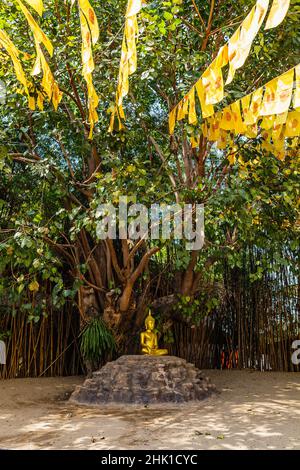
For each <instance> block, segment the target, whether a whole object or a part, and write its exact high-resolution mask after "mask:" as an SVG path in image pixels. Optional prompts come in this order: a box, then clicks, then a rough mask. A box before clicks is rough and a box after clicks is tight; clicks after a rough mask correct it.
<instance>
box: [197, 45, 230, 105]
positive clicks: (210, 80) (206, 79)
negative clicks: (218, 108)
mask: <svg viewBox="0 0 300 470" xmlns="http://www.w3.org/2000/svg"><path fill="white" fill-rule="evenodd" d="M227 64H228V46H227V45H225V46H223V47H221V49H220V50H219V53H218V55H217V57H216V58H215V60H214V61H213V62H212V63H211V64H210V66H209V67H208V68H207V69H206V70H205V72H204V74H203V75H202V83H203V85H204V89H205V103H206V104H207V105H210V104H216V103H219V102H220V101H222V99H223V98H224V82H223V74H222V67H225V65H227Z"/></svg>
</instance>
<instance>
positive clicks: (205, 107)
mask: <svg viewBox="0 0 300 470" xmlns="http://www.w3.org/2000/svg"><path fill="white" fill-rule="evenodd" d="M195 87H196V90H197V95H198V98H199V101H200V105H201V111H202V117H203V119H205V118H207V117H209V116H211V115H212V114H214V107H213V105H212V104H206V102H205V92H204V85H203V83H202V78H200V79H199V80H198V82H197V83H196V85H195Z"/></svg>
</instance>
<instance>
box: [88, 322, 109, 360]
mask: <svg viewBox="0 0 300 470" xmlns="http://www.w3.org/2000/svg"><path fill="white" fill-rule="evenodd" d="M115 348H116V343H115V339H114V336H113V334H112V332H111V331H110V330H109V329H108V327H107V325H106V324H105V322H104V321H103V320H102V318H94V319H93V320H92V321H91V322H90V323H89V324H88V325H87V326H86V327H85V328H84V330H83V332H82V336H81V345H80V350H81V354H82V356H83V357H84V359H86V360H88V361H95V362H98V361H99V360H100V359H101V358H102V357H103V356H104V354H105V353H109V352H113V351H114V350H115Z"/></svg>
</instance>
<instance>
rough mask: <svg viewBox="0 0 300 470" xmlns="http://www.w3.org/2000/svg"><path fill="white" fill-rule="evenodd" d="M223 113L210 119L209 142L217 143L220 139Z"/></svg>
mask: <svg viewBox="0 0 300 470" xmlns="http://www.w3.org/2000/svg"><path fill="white" fill-rule="evenodd" d="M221 117H222V116H221V113H216V114H214V115H213V116H211V117H210V118H208V120H207V121H208V124H209V129H208V135H207V138H208V140H210V141H212V142H216V141H217V140H218V139H219V138H220V123H221Z"/></svg>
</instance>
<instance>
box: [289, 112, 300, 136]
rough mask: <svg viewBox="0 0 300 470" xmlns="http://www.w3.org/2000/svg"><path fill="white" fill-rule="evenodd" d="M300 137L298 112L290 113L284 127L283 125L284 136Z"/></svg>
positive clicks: (299, 113)
mask: <svg viewBox="0 0 300 470" xmlns="http://www.w3.org/2000/svg"><path fill="white" fill-rule="evenodd" d="M299 135H300V111H291V112H290V113H288V117H287V121H286V125H285V136H286V137H297V136H299Z"/></svg>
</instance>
